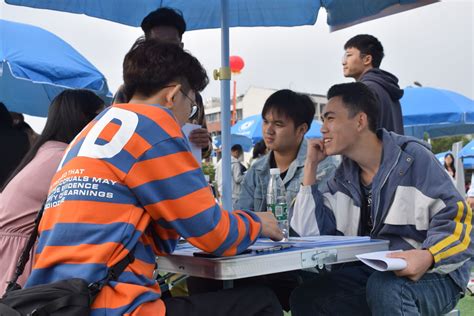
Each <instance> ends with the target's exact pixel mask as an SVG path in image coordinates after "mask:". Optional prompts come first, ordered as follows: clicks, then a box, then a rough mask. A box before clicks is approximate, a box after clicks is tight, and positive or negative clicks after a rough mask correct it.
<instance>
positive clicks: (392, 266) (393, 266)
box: [356, 250, 407, 272]
mask: <svg viewBox="0 0 474 316" xmlns="http://www.w3.org/2000/svg"><path fill="white" fill-rule="evenodd" d="M400 251H401V250H395V251H393V250H392V251H377V252H368V253H363V254H360V255H356V257H357V258H358V259H359V260H360V261H362V262H363V263H365V264H366V265H368V266H369V267H371V268H373V269H375V270H378V271H382V272H383V271H394V270H403V269H405V268H406V267H407V262H406V261H405V260H404V259H400V258H388V257H387V256H386V255H387V254H389V253H392V252H400Z"/></svg>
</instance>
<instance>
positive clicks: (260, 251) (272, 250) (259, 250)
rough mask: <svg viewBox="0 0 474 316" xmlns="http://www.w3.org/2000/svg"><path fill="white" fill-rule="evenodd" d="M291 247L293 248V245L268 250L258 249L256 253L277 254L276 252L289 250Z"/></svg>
mask: <svg viewBox="0 0 474 316" xmlns="http://www.w3.org/2000/svg"><path fill="white" fill-rule="evenodd" d="M291 247H293V245H278V246H273V247H268V248H262V249H257V250H255V252H256V253H266V252H275V251H280V250H283V249H288V248H291Z"/></svg>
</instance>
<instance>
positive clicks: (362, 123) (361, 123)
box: [357, 112, 369, 131]
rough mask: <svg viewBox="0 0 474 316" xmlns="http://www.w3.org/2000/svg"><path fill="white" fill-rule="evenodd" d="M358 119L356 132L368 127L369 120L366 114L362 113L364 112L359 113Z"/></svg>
mask: <svg viewBox="0 0 474 316" xmlns="http://www.w3.org/2000/svg"><path fill="white" fill-rule="evenodd" d="M358 117H359V119H358V122H357V123H358V124H357V130H358V131H361V130H363V129H365V128H366V127H368V126H369V118H368V116H367V114H366V113H364V112H359V114H358Z"/></svg>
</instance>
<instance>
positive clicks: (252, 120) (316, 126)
mask: <svg viewBox="0 0 474 316" xmlns="http://www.w3.org/2000/svg"><path fill="white" fill-rule="evenodd" d="M262 121H263V119H262V116H261V115H251V116H249V117H246V118H244V119H243V120H240V121H238V122H237V123H236V124H235V125H234V126H232V127H231V129H230V132H231V134H234V135H242V136H245V137H248V138H250V139H251V140H252V142H253V143H254V144H255V143H257V142H259V141H260V140H261V139H262V138H263V135H262ZM320 129H321V122H319V121H316V120H313V122H312V123H311V128H310V129H309V131H308V132H307V133H306V134H305V137H306V138H321V137H322V136H321V131H320Z"/></svg>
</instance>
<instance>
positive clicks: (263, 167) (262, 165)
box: [253, 138, 307, 184]
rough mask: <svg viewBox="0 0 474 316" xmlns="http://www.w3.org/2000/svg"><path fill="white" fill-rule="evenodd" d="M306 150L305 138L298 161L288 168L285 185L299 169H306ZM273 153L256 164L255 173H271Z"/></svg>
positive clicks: (297, 156)
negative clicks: (271, 156)
mask: <svg viewBox="0 0 474 316" xmlns="http://www.w3.org/2000/svg"><path fill="white" fill-rule="evenodd" d="M306 148H307V141H306V139H305V138H303V141H302V142H301V144H300V148H299V149H298V154H297V155H296V159H295V160H293V161H292V162H291V164H290V167H289V168H288V172H287V173H286V176H285V179H284V180H283V183H284V184H286V183H287V182H288V181H290V180H291V179H293V177H294V175H295V172H296V170H298V168H303V167H304V161H305V159H306ZM272 152H273V151H270V152H269V153H268V154H266V155H265V156H264V157H263V158H262V159H260V160H258V161H256V162H255V164H254V166H253V168H255V171H256V172H257V173H259V174H262V173H263V174H267V173H269V172H270V171H269V170H270V155H271V154H272Z"/></svg>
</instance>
